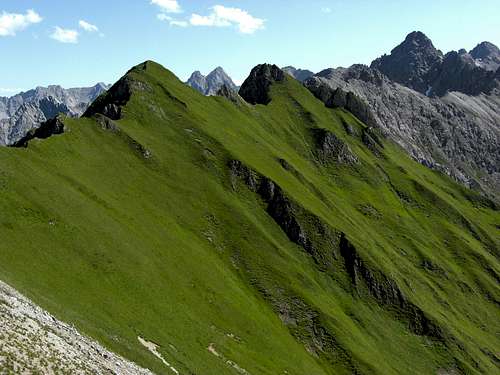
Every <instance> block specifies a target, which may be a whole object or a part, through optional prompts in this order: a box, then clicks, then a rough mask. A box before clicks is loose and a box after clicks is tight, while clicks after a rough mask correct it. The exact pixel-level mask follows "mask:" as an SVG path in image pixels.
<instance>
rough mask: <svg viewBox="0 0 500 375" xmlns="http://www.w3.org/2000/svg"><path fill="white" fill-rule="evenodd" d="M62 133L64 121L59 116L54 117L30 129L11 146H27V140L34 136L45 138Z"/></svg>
mask: <svg viewBox="0 0 500 375" xmlns="http://www.w3.org/2000/svg"><path fill="white" fill-rule="evenodd" d="M62 133H64V123H63V122H62V121H61V120H60V119H59V117H56V118H53V119H50V120H48V121H45V122H44V123H42V124H41V125H40V126H39V127H38V128H36V129H32V130H30V131H29V132H28V133H27V134H26V135H25V136H24V137H23V138H22V139H20V140H19V141H18V142H16V143H14V144H13V145H12V146H11V147H28V142H29V141H31V140H32V139H34V138H39V139H46V138H49V137H51V136H52V135H55V134H62Z"/></svg>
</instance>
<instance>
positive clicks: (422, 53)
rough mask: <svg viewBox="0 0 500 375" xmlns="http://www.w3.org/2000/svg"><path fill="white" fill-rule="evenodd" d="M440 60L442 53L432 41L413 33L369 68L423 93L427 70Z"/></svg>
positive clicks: (419, 33)
mask: <svg viewBox="0 0 500 375" xmlns="http://www.w3.org/2000/svg"><path fill="white" fill-rule="evenodd" d="M442 60H443V53H442V52H441V51H439V50H437V49H436V48H435V47H434V45H433V44H432V41H431V40H430V39H429V38H428V37H427V36H426V35H425V34H424V33H422V32H420V31H414V32H412V33H410V34H409V35H408V36H407V37H406V39H405V40H404V42H403V43H401V44H400V45H399V46H397V47H396V48H394V49H393V50H392V51H391V54H390V55H384V56H382V57H380V58H378V59H376V60H375V61H373V62H372V64H371V67H372V68H374V69H378V70H379V71H381V72H382V73H384V74H385V75H386V76H387V77H389V78H390V79H391V80H393V81H395V82H398V83H401V84H402V85H405V86H407V87H410V88H412V89H414V90H416V91H419V92H422V93H425V92H426V91H427V89H428V86H429V85H428V82H427V81H428V80H427V74H428V72H429V70H430V69H431V68H432V67H433V66H434V65H435V64H437V63H440V62H441V61H442Z"/></svg>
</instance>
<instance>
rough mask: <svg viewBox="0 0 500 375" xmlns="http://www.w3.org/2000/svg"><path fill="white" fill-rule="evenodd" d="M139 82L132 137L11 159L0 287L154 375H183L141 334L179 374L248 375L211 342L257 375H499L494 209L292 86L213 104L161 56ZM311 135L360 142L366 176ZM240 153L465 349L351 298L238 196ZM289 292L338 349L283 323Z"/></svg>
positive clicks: (0, 176)
mask: <svg viewBox="0 0 500 375" xmlns="http://www.w3.org/2000/svg"><path fill="white" fill-rule="evenodd" d="M144 67H145V70H144V69H143V68H144ZM127 76H128V77H129V78H130V79H131V80H133V81H138V82H143V83H144V84H145V86H143V87H146V88H147V89H146V90H136V91H134V92H133V94H132V96H131V98H130V100H129V102H128V103H127V104H126V105H125V107H124V108H123V118H122V119H121V120H119V121H117V122H116V123H117V124H118V127H119V128H120V131H119V132H116V131H110V130H105V129H102V126H101V124H99V123H98V122H97V121H95V120H94V119H81V120H71V119H65V120H64V122H65V125H66V128H67V131H66V133H65V134H64V135H62V136H54V137H51V138H49V139H47V140H43V141H37V140H35V141H31V142H30V144H29V147H28V149H26V150H13V149H2V150H0V158H1V160H2V163H1V165H2V167H1V168H0V171H1V173H0V197H1V198H0V204H1V211H0V212H1V214H0V231H1V233H2V238H5V240H4V241H3V242H2V245H1V246H2V247H1V250H0V277H1V278H2V279H4V280H6V281H8V282H10V283H11V284H12V285H14V286H15V287H17V288H18V289H20V290H22V291H24V292H26V293H27V294H28V295H29V296H31V297H33V298H34V300H35V301H37V302H39V303H41V304H42V305H43V306H44V307H46V308H48V309H49V311H52V312H54V313H56V314H57V315H58V316H59V317H61V318H63V319H65V320H67V321H69V322H73V323H75V324H76V325H77V326H78V327H79V328H80V329H82V330H83V332H85V333H87V334H90V335H92V336H94V337H95V338H97V339H99V340H100V341H102V342H103V343H104V344H106V345H107V346H109V347H110V348H112V349H114V350H116V351H117V352H119V353H121V354H124V355H126V356H127V357H128V358H131V359H133V360H136V361H137V362H138V363H140V364H142V365H145V366H147V367H150V368H152V369H154V370H156V371H157V372H159V373H168V370H166V369H165V368H163V367H162V364H161V363H158V362H159V361H158V360H156V359H155V358H154V357H153V356H152V355H151V354H150V353H148V352H147V351H145V350H144V348H142V347H141V346H140V344H139V343H138V341H137V339H136V336H137V335H138V334H141V335H142V336H144V337H146V338H147V339H149V340H152V341H154V342H156V343H158V344H160V345H161V349H160V350H161V351H162V353H164V355H165V358H166V359H167V360H168V361H169V362H171V363H172V364H173V365H174V366H175V367H176V368H178V369H179V371H181V373H198V374H206V373H214V374H215V373H217V374H224V373H228V374H231V373H235V372H234V370H233V369H232V368H231V367H229V366H228V365H227V364H224V363H223V362H222V361H221V360H220V359H219V358H216V357H215V356H213V355H212V354H211V353H209V352H208V350H207V347H208V345H209V344H210V343H214V346H215V347H216V348H217V350H218V351H219V352H221V353H223V354H224V356H225V357H226V358H229V359H231V360H233V361H235V362H236V363H237V364H238V365H239V366H241V367H242V368H245V369H246V370H247V371H248V372H250V373H252V374H261V373H262V374H266V373H268V374H277V373H284V371H285V370H286V371H288V373H289V374H304V373H307V374H332V373H351V372H352V371H353V368H355V369H357V371H359V372H360V373H383V374H391V373H394V374H396V373H435V372H436V371H437V369H438V368H446V367H451V366H452V365H453V364H454V363H455V362H458V363H460V364H461V367H462V368H464V369H465V370H467V371H468V372H470V373H495V372H498V367H497V366H498V365H497V364H495V362H494V360H492V359H491V355H488V352H490V353H493V355H495V349H496V348H497V347H498V346H499V340H498V336H497V333H498V331H499V328H500V327H499V323H498V322H499V319H498V318H499V312H498V307H497V306H498V305H495V303H494V302H492V301H499V300H500V295H499V294H500V293H499V290H498V282H497V281H496V280H495V278H494V277H495V275H496V277H497V278H498V275H499V274H500V266H499V261H498V245H499V237H498V229H496V228H495V225H498V224H499V222H500V220H499V213H498V211H495V210H492V209H488V208H487V207H484V206H481V205H479V204H478V203H477V202H481V199H480V198H479V197H476V196H475V195H474V193H471V192H469V191H467V190H465V189H463V188H461V187H459V186H458V185H456V184H455V183H453V182H452V181H451V180H449V179H448V178H446V177H444V176H441V175H439V174H437V173H435V172H432V171H430V170H428V169H426V168H424V167H422V166H420V165H418V164H417V163H415V162H413V161H412V160H410V159H409V158H408V157H406V155H404V153H403V152H402V151H401V150H400V149H399V148H398V147H397V146H395V145H393V144H391V143H388V142H385V141H384V146H385V147H384V150H383V155H382V156H380V157H377V156H375V155H374V154H373V153H372V152H371V151H370V150H369V149H368V148H367V147H366V146H365V145H364V144H363V142H362V140H361V137H360V136H356V137H352V136H349V135H347V134H346V133H345V131H344V130H343V126H342V121H344V122H348V123H350V124H351V125H352V126H353V127H354V128H355V129H356V130H357V132H358V133H359V134H361V132H362V130H363V128H364V125H363V124H361V123H360V122H359V121H357V120H356V119H355V118H353V117H352V116H351V115H350V114H349V113H347V112H344V111H342V110H330V109H327V108H325V107H324V106H323V104H322V103H321V102H319V101H318V100H316V99H314V98H313V97H312V95H311V94H310V93H309V92H308V91H307V90H305V89H304V88H303V87H302V86H301V85H300V84H299V83H298V82H296V81H293V80H290V79H288V80H286V82H285V83H284V84H276V85H273V86H272V91H271V96H272V99H273V100H272V102H271V103H270V104H269V105H268V106H260V105H258V106H255V107H252V106H247V105H240V106H237V105H234V104H233V103H231V102H229V101H228V100H226V99H224V98H220V97H209V98H206V97H203V96H202V95H200V94H198V93H197V92H195V91H194V90H192V89H190V88H188V87H186V86H185V85H183V84H182V83H181V82H180V81H179V80H178V79H177V78H176V77H175V76H173V75H172V74H171V73H170V72H168V71H166V70H165V69H163V68H162V67H160V66H158V65H156V64H154V63H147V64H145V65H141V66H139V67H137V68H135V69H132V70H131V71H130V72H129V73H128V74H127ZM180 102H182V103H185V104H186V105H185V106H184V105H180V104H179V103H180ZM316 127H319V128H324V129H327V130H329V131H331V132H333V133H334V134H335V135H336V136H337V137H338V138H340V139H342V140H343V141H344V142H346V143H347V144H349V146H350V148H351V149H352V151H353V152H354V153H355V154H356V155H357V156H358V158H359V160H360V165H359V166H357V167H354V168H352V167H348V166H339V165H335V164H333V165H330V166H323V165H320V164H318V163H316V162H315V157H314V140H313V136H312V133H311V128H316ZM137 145H141V146H142V147H143V148H144V149H147V150H149V151H150V152H151V156H150V157H149V158H144V155H143V153H142V152H138V148H137ZM232 159H238V160H241V161H242V162H244V163H245V164H246V165H248V166H249V167H251V168H252V169H254V170H256V171H258V172H259V173H260V174H262V175H264V176H266V177H268V178H270V179H271V180H273V181H275V182H276V183H278V184H279V186H280V187H282V189H283V190H284V191H285V192H286V193H287V194H288V195H289V196H290V197H292V198H293V199H294V200H295V201H296V202H298V203H299V204H300V205H301V206H302V207H304V208H305V209H307V210H308V211H310V212H313V213H314V214H315V215H317V216H318V217H320V218H321V219H322V220H324V221H325V222H326V223H328V224H329V225H331V226H332V227H333V228H336V229H337V230H340V231H343V232H345V233H346V234H347V236H348V237H349V239H350V240H351V241H352V242H353V243H354V245H355V246H356V248H357V249H358V251H359V253H360V254H361V256H362V257H363V259H364V261H366V262H367V263H369V264H370V265H372V266H373V267H376V268H377V269H379V270H380V271H381V272H383V273H384V274H387V275H391V277H392V278H393V279H394V280H395V282H396V283H397V284H398V286H399V287H400V288H401V289H402V290H403V291H404V293H405V295H406V296H407V297H408V298H409V299H410V300H412V301H413V302H414V303H415V304H416V305H418V306H419V307H420V308H422V309H423V310H424V311H425V312H426V313H428V314H429V315H431V316H432V317H433V318H435V319H437V320H438V321H439V323H440V324H441V325H443V326H444V327H446V329H447V330H449V331H450V332H451V334H452V337H454V338H456V340H458V346H460V347H458V348H457V345H455V344H454V343H447V344H448V347H444V346H443V345H442V344H441V343H436V342H432V340H431V341H429V340H428V339H427V338H426V337H422V336H417V335H414V334H412V333H411V332H410V331H409V330H408V329H407V326H406V324H405V323H404V322H401V321H399V320H398V319H397V318H395V315H394V314H393V313H391V311H388V310H387V309H385V308H383V307H382V306H380V305H379V304H378V303H377V301H376V300H374V299H373V298H371V297H370V296H369V295H363V294H361V296H358V295H357V294H356V293H353V290H351V288H350V286H349V285H348V283H347V281H348V280H347V277H346V275H344V274H343V272H340V271H339V272H338V274H335V273H333V275H332V274H328V273H325V272H320V271H318V269H317V267H316V266H315V265H314V262H313V261H312V259H311V258H310V257H309V256H307V254H306V253H305V252H304V250H303V249H301V248H300V247H299V246H297V245H295V244H293V243H291V242H290V241H289V239H288V238H287V236H286V235H285V234H284V233H283V231H282V230H281V229H280V228H279V226H277V225H276V223H275V222H274V221H273V220H272V219H271V218H270V217H269V215H267V213H266V212H265V208H264V206H263V204H262V202H261V200H260V199H259V197H258V196H256V195H255V194H254V193H252V192H251V191H249V190H248V189H243V188H242V189H238V190H237V191H234V190H233V188H232V186H231V182H230V176H229V170H228V161H229V160H232ZM280 159H283V160H286V162H287V163H288V164H289V165H290V166H291V167H292V168H293V169H292V171H290V170H287V169H285V168H283V166H282V164H281V163H280V161H279V160H280ZM416 184H418V185H416ZM417 186H418V188H417ZM396 190H397V191H396ZM398 192H399V193H400V194H399V195H398ZM401 193H404V194H401ZM401 196H403V198H406V199H402V198H401ZM436 201H438V203H439V205H438V207H435V204H434V203H435V202H436ZM367 205H368V206H369V207H370V209H368V211H367V210H366V207H367ZM363 207H365V209H363ZM367 212H368V213H370V212H371V213H372V214H371V215H370V214H367ZM373 213H375V214H373ZM462 218H465V220H466V221H467V222H468V223H470V225H471V226H472V227H473V228H474V231H473V232H474V233H472V232H471V230H470V228H468V226H469V225H468V224H464V222H463V220H462ZM50 223H53V224H50ZM27 233H29V235H27ZM485 267H489V269H490V271H487V269H486V268H485ZM339 269H340V263H339ZM75 291H78V292H75ZM263 291H265V292H266V293H268V295H267V297H266V296H265V295H263V293H262V292H263ZM273 301H274V302H273ZM276 301H278V302H281V303H283V304H286V303H288V304H290V301H302V302H300V303H299V305H301V306H308V308H305V307H304V309H305V310H308V311H309V310H311V311H314V313H315V314H317V316H318V317H319V318H318V319H319V323H320V326H321V327H322V328H323V329H325V330H327V332H329V334H330V335H331V336H333V337H334V338H335V340H336V344H337V345H338V346H339V348H338V350H332V351H331V353H330V354H328V353H327V354H326V355H323V354H321V353H319V354H315V355H314V354H310V353H309V352H308V351H307V350H306V349H305V348H304V343H306V344H307V342H308V340H307V336H308V334H309V333H308V332H309V331H308V330H307V324H309V323H308V320H307V319H306V320H303V324H302V326H301V325H300V324H299V325H297V326H296V327H297V328H296V327H291V328H290V325H289V326H288V327H287V326H285V325H284V324H283V323H282V321H281V320H280V319H279V318H278V316H279V309H276ZM302 304H305V305H302ZM299 310H300V309H299ZM301 327H302V328H301ZM229 333H231V334H234V335H235V336H236V337H238V338H239V340H234V339H232V338H231V337H229V336H228V335H227V334H229ZM170 345H173V346H174V347H175V349H173V348H172V347H171V346H170ZM344 354H346V355H347V358H346V356H345V355H344ZM496 355H498V354H496ZM471 358H472V359H471ZM474 361H476V362H477V364H475V363H474ZM474 366H476V367H474Z"/></svg>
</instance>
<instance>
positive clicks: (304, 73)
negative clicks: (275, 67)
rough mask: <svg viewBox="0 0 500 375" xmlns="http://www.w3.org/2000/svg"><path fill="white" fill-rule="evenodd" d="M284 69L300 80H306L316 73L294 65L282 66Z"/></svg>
mask: <svg viewBox="0 0 500 375" xmlns="http://www.w3.org/2000/svg"><path fill="white" fill-rule="evenodd" d="M282 70H283V71H284V72H285V73H287V74H288V75H291V76H292V77H293V78H295V79H296V80H297V81H300V82H304V81H305V80H306V79H308V78H310V77H312V76H313V75H314V73H313V72H311V71H310V70H307V69H297V68H295V67H293V66H285V67H284V68H282Z"/></svg>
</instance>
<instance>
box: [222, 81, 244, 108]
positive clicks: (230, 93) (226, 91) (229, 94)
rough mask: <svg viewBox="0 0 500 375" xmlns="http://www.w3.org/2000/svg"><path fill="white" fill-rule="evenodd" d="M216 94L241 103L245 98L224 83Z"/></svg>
mask: <svg viewBox="0 0 500 375" xmlns="http://www.w3.org/2000/svg"><path fill="white" fill-rule="evenodd" d="M216 95H217V96H222V97H224V98H226V99H228V100H230V101H231V102H233V103H234V104H238V105H239V104H242V103H243V99H242V98H241V97H240V96H239V95H238V93H237V92H236V91H234V90H233V89H231V88H230V87H228V86H226V85H222V86H221V88H220V89H219V90H218V91H217V94H216Z"/></svg>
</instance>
